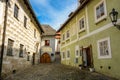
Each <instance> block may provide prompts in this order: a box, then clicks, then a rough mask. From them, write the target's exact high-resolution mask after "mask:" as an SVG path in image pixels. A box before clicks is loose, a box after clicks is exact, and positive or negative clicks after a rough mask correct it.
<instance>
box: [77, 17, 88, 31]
mask: <svg viewBox="0 0 120 80" xmlns="http://www.w3.org/2000/svg"><path fill="white" fill-rule="evenodd" d="M82 20H84V24H81V21H82ZM78 25H79V29H78V30H79V32H82V31H84V30H85V29H86V28H85V16H82V17H81V18H80V19H79V22H78ZM81 25H84V27H83V28H82V27H81Z"/></svg>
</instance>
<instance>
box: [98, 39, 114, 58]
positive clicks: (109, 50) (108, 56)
mask: <svg viewBox="0 0 120 80" xmlns="http://www.w3.org/2000/svg"><path fill="white" fill-rule="evenodd" d="M106 40H107V42H108V52H109V55H105V56H101V55H100V46H99V43H100V42H103V41H106ZM97 46H98V58H99V59H104V58H112V56H111V47H110V37H107V38H104V39H101V40H98V41H97Z"/></svg>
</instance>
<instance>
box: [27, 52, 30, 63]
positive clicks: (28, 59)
mask: <svg viewBox="0 0 120 80" xmlns="http://www.w3.org/2000/svg"><path fill="white" fill-rule="evenodd" d="M27 61H30V52H28V54H27Z"/></svg>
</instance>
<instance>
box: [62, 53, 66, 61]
mask: <svg viewBox="0 0 120 80" xmlns="http://www.w3.org/2000/svg"><path fill="white" fill-rule="evenodd" d="M63 55H64V56H63ZM65 58H66V55H65V51H64V52H62V60H65Z"/></svg>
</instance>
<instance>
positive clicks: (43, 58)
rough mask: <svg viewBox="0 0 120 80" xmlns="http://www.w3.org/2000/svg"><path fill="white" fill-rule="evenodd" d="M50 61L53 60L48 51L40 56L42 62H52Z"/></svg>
mask: <svg viewBox="0 0 120 80" xmlns="http://www.w3.org/2000/svg"><path fill="white" fill-rule="evenodd" d="M50 62H51V58H50V55H49V54H48V53H44V54H43V55H42V56H41V57H40V63H50Z"/></svg>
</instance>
